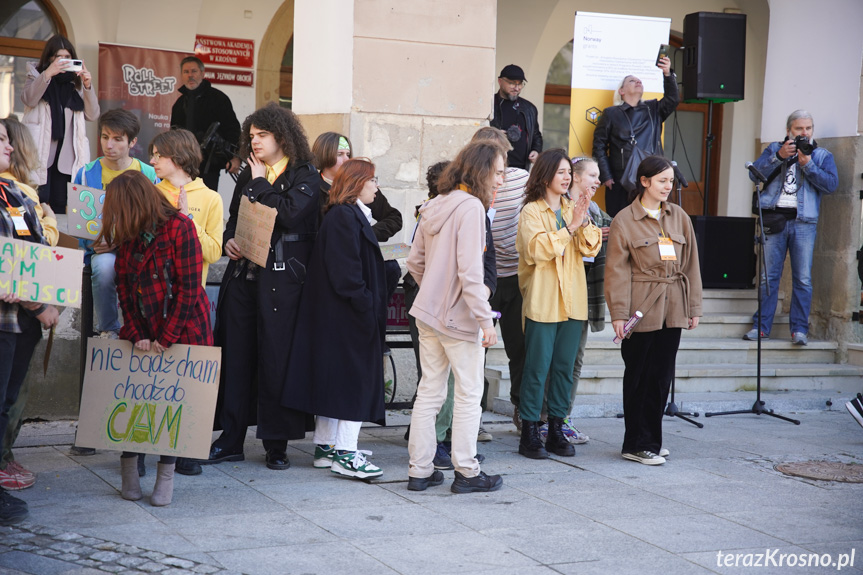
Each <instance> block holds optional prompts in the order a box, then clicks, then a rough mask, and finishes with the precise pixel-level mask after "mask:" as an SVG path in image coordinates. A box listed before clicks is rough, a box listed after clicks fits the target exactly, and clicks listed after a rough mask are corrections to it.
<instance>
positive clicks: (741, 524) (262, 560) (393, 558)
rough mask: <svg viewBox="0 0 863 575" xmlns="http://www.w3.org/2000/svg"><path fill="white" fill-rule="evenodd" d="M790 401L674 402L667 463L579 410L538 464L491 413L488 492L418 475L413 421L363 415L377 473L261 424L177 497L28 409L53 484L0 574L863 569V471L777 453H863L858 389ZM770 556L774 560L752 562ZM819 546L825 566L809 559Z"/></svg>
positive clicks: (1, 554) (33, 499) (25, 445)
mask: <svg viewBox="0 0 863 575" xmlns="http://www.w3.org/2000/svg"><path fill="white" fill-rule="evenodd" d="M765 399H767V400H768V403H769V401H770V399H769V397H766V398H765ZM786 414H787V415H791V416H792V417H795V418H798V419H800V420H801V421H802V424H801V425H799V426H796V425H792V424H789V423H786V422H783V421H779V420H776V419H773V418H767V417H764V416H755V415H739V416H729V417H723V418H710V419H704V418H703V417H702V418H699V421H701V422H702V423H704V424H705V427H704V429H697V428H696V427H694V426H691V425H689V424H687V423H686V422H683V421H681V420H679V419H673V418H666V420H665V423H664V433H665V440H664V447H667V448H668V449H669V450H671V453H672V454H671V456H670V458H669V461H668V463H666V464H665V465H663V466H659V467H648V466H643V465H639V464H637V463H633V462H630V461H624V460H623V459H622V458H621V457H620V453H619V452H620V441H621V440H622V437H623V421H622V420H618V419H615V418H595V419H583V420H580V421H578V422H577V423H578V425H579V428H580V429H581V430H582V431H583V432H585V433H587V434H588V435H590V437H591V440H590V443H588V444H587V445H583V446H576V451H577V453H576V456H575V457H574V458H559V457H552V458H550V459H549V460H546V461H533V460H528V459H526V458H524V457H521V456H520V455H518V453H517V445H518V435H517V434H516V432H515V429H514V428H513V426H512V424H511V423H509V422H507V419H506V418H503V417H500V416H494V415H492V414H485V427H486V429H488V430H489V431H490V432H491V433H492V434H494V440H493V441H491V442H489V443H482V444H479V450H480V452H482V453H483V454H485V455H486V458H487V459H486V462H485V464H484V465H483V469H484V470H485V471H486V472H488V473H499V474H501V475H503V478H504V486H503V488H502V489H501V490H500V491H497V492H494V493H489V494H472V495H454V494H452V493H451V492H450V490H449V485H450V481H451V479H452V472H445V475H446V477H447V480H446V481H445V483H444V485H442V486H440V487H433V488H430V489H428V490H427V491H425V492H409V491H407V489H406V483H407V450H406V441H405V440H404V438H403V435H404V427H400V426H395V427H388V428H380V427H374V426H367V427H364V428H363V433H362V435H361V438H360V448H361V449H370V450H372V451H373V452H374V455H373V456H372V461H374V462H375V463H376V464H378V465H380V466H381V467H382V468H383V469H384V476H383V477H382V478H381V479H380V480H375V481H372V482H369V483H366V482H361V481H356V480H351V479H346V478H341V477H337V476H335V475H334V474H332V473H330V472H329V471H328V470H318V469H314V468H313V467H312V465H311V462H312V453H313V451H314V445H313V444H312V442H311V440H310V439H311V438H309V439H308V440H306V441H297V442H293V441H292V442H290V444H289V457H290V459H291V462H292V467H291V469H289V470H287V471H271V470H268V469H266V468H265V466H264V465H263V456H264V454H263V449H262V447H261V446H260V442H259V441H257V440H255V439H254V431H253V430H251V431H250V433H249V435H248V436H247V440H246V444H245V453H246V460H245V461H243V462H235V463H223V464H220V465H214V466H206V467H204V472H203V474H201V475H199V476H196V477H185V476H180V475H178V476H176V480H175V484H176V486H175V493H174V501H173V503H172V504H171V505H170V506H168V507H161V508H157V507H152V506H150V504H149V503H148V497H149V494H150V492H151V491H152V486H153V480H154V476H155V462H156V458H155V457H148V458H147V463H148V473H147V475H146V476H145V477H144V478H142V489H143V491H144V498H143V499H142V500H141V501H137V502H130V501H125V500H123V499H122V498H121V497H120V495H119V492H118V490H119V486H120V470H119V462H118V454H117V453H116V452H107V451H99V452H98V453H97V454H96V455H93V456H89V457H72V456H70V455H68V447H69V444H70V443H71V441H72V434H73V432H74V428H73V426H72V424H71V423H70V422H51V423H39V424H29V425H28V426H26V427H25V429H24V430H23V432H22V435H21V438H20V439H19V446H18V447H16V449H15V453H16V457H17V459H18V460H19V461H20V462H21V463H22V464H23V465H24V466H25V467H27V468H28V469H31V470H32V471H34V472H36V473H38V481H37V483H36V485H35V486H34V487H32V488H30V489H27V490H25V491H22V492H19V493H17V494H16V495H17V496H19V497H20V498H22V499H24V500H25V501H27V502H28V504H29V506H30V517H29V518H28V520H27V521H26V522H25V523H21V524H18V525H16V526H11V527H9V526H7V527H0V573H2V574H9V575H22V574H27V575H63V574H70V575H71V574H75V575H91V574H95V573H101V574H105V573H122V574H124V575H129V574H136V575H137V574H147V573H159V574H162V575H179V574H180V573H196V574H209V573H213V574H218V575H228V574H234V573H237V574H240V573H242V574H246V575H258V574H260V575H268V574H274V575H276V574H277V575H283V574H294V573H296V574H311V573H321V574H323V573H360V572H362V573H367V574H377V573H382V574H392V573H401V574H411V575H412V574H424V573H462V574H464V573H519V574H523V573H526V574H528V575H534V574H549V573H559V574H570V573H573V574H574V573H578V574H588V575H590V574H594V573H595V574H603V575H605V574H609V573H623V574H626V573H634V574H639V575H641V574H652V573H657V574H659V573H661V574H662V575H675V574H687V575H688V574H700V573H722V574H742V573H750V572H753V570H754V572H757V573H768V574H773V573H777V574H778V573H782V574H788V573H795V574H796V573H833V572H841V573H858V574H860V573H863V520H861V517H860V513H859V512H858V509H859V508H858V507H857V506H856V505H855V503H856V502H859V501H860V500H861V498H863V484H846V483H838V482H824V481H815V480H807V479H803V478H797V477H790V476H786V475H783V474H781V473H780V472H778V471H776V470H774V468H773V466H774V465H776V464H778V463H783V462H789V461H806V460H830V461H842V462H845V463H857V464H863V429H860V427H859V426H858V425H857V424H856V423H855V422H854V420H853V419H852V418H851V417H850V416H849V415H848V414H847V413H846V412H845V410H844V407H843V406H841V405H837V406H834V407H833V408H832V409H831V410H825V411H805V412H798V413H792V412H789V413H786ZM405 419H406V418H405V416H404V415H403V414H391V420H392V421H395V422H396V423H404V422H405ZM771 553H773V554H774V555H773V556H772V557H773V561H774V564H771V563H770V562H769V557H771ZM729 554H730V555H729ZM759 554H760V555H762V556H764V555H766V556H767V557H768V560H767V561H768V562H767V566H766V567H762V568H755V567H751V566H746V565H747V563H746V562H747V561H754V560H755V559H757V556H758V555H759ZM852 554H853V556H852ZM780 556H783V557H785V558H786V559H785V561H787V562H789V563H790V561H791V559H790V557H792V556H793V557H794V558H795V559H794V561H795V562H798V564H797V565H795V566H793V567H789V566H788V564H787V563H786V564H783V565H781V566H780V565H777V564H775V562H776V561H778V557H780ZM747 557H749V559H748V560H747V559H746V558H747ZM812 557H815V558H817V560H818V561H822V560H823V561H824V562H825V563H824V565H821V563H818V565H817V566H813V565H809V566H802V567H801V566H800V563H799V562H801V561H808V562H809V563H811V562H812V560H813V559H812ZM807 558H809V559H807ZM852 558H853V563H852V564H851V565H847V566H846V565H842V568H841V569H839V568H838V567H839V565H838V564H837V565H833V564H832V563H838V562H840V561H842V562H849V561H850V560H851V559H852ZM729 559H730V561H729ZM723 561H725V563H724V564H723ZM735 561H736V562H737V566H734V562H735Z"/></svg>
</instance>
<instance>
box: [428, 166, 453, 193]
mask: <svg viewBox="0 0 863 575" xmlns="http://www.w3.org/2000/svg"><path fill="white" fill-rule="evenodd" d="M448 165H449V160H444V161H443V162H438V163H437V164H432V165H431V166H429V169H428V170H427V171H426V184H427V185H428V188H429V199H432V198H433V197H435V196H436V195H438V193H440V192H439V190H438V187H437V181H438V180H439V179H440V175H441V174H442V173H443V171H444V169H445V168H446V167H447V166H448Z"/></svg>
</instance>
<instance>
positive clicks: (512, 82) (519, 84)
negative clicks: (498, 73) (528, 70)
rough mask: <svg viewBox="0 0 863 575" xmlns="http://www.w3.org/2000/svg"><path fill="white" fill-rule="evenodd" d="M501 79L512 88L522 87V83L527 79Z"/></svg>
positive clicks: (525, 82)
mask: <svg viewBox="0 0 863 575" xmlns="http://www.w3.org/2000/svg"><path fill="white" fill-rule="evenodd" d="M503 81H504V82H506V83H507V84H509V85H510V86H512V87H513V88H524V85H525V84H527V80H510V79H509V78H504V79H503Z"/></svg>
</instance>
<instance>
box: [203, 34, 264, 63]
mask: <svg viewBox="0 0 863 575" xmlns="http://www.w3.org/2000/svg"><path fill="white" fill-rule="evenodd" d="M195 56H197V57H198V58H200V60H201V62H203V63H204V64H207V65H209V64H216V65H222V66H236V67H237V68H252V67H253V66H254V63H255V41H254V40H243V39H240V38H224V37H222V36H202V35H201V34H198V35H196V36H195Z"/></svg>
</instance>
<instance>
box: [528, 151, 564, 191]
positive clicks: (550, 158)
mask: <svg viewBox="0 0 863 575" xmlns="http://www.w3.org/2000/svg"><path fill="white" fill-rule="evenodd" d="M561 160H566V163H567V164H570V160H569V156H568V155H566V151H565V150H564V149H563V148H552V149H550V150H545V151H544V152H542V153H541V154H540V155H539V157H537V158H536V163H535V164H534V165H533V168H532V169H531V170H530V177H528V179H527V184H525V186H524V205H527V204H529V203H531V202H535V201H537V200H539V199H541V198H544V197H545V189H546V188H547V187H548V185H549V184H550V183H551V181H552V180H553V179H554V175H555V174H556V173H557V169H558V168H559V167H560V161H561ZM569 188H570V189H572V180H570V181H569Z"/></svg>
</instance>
